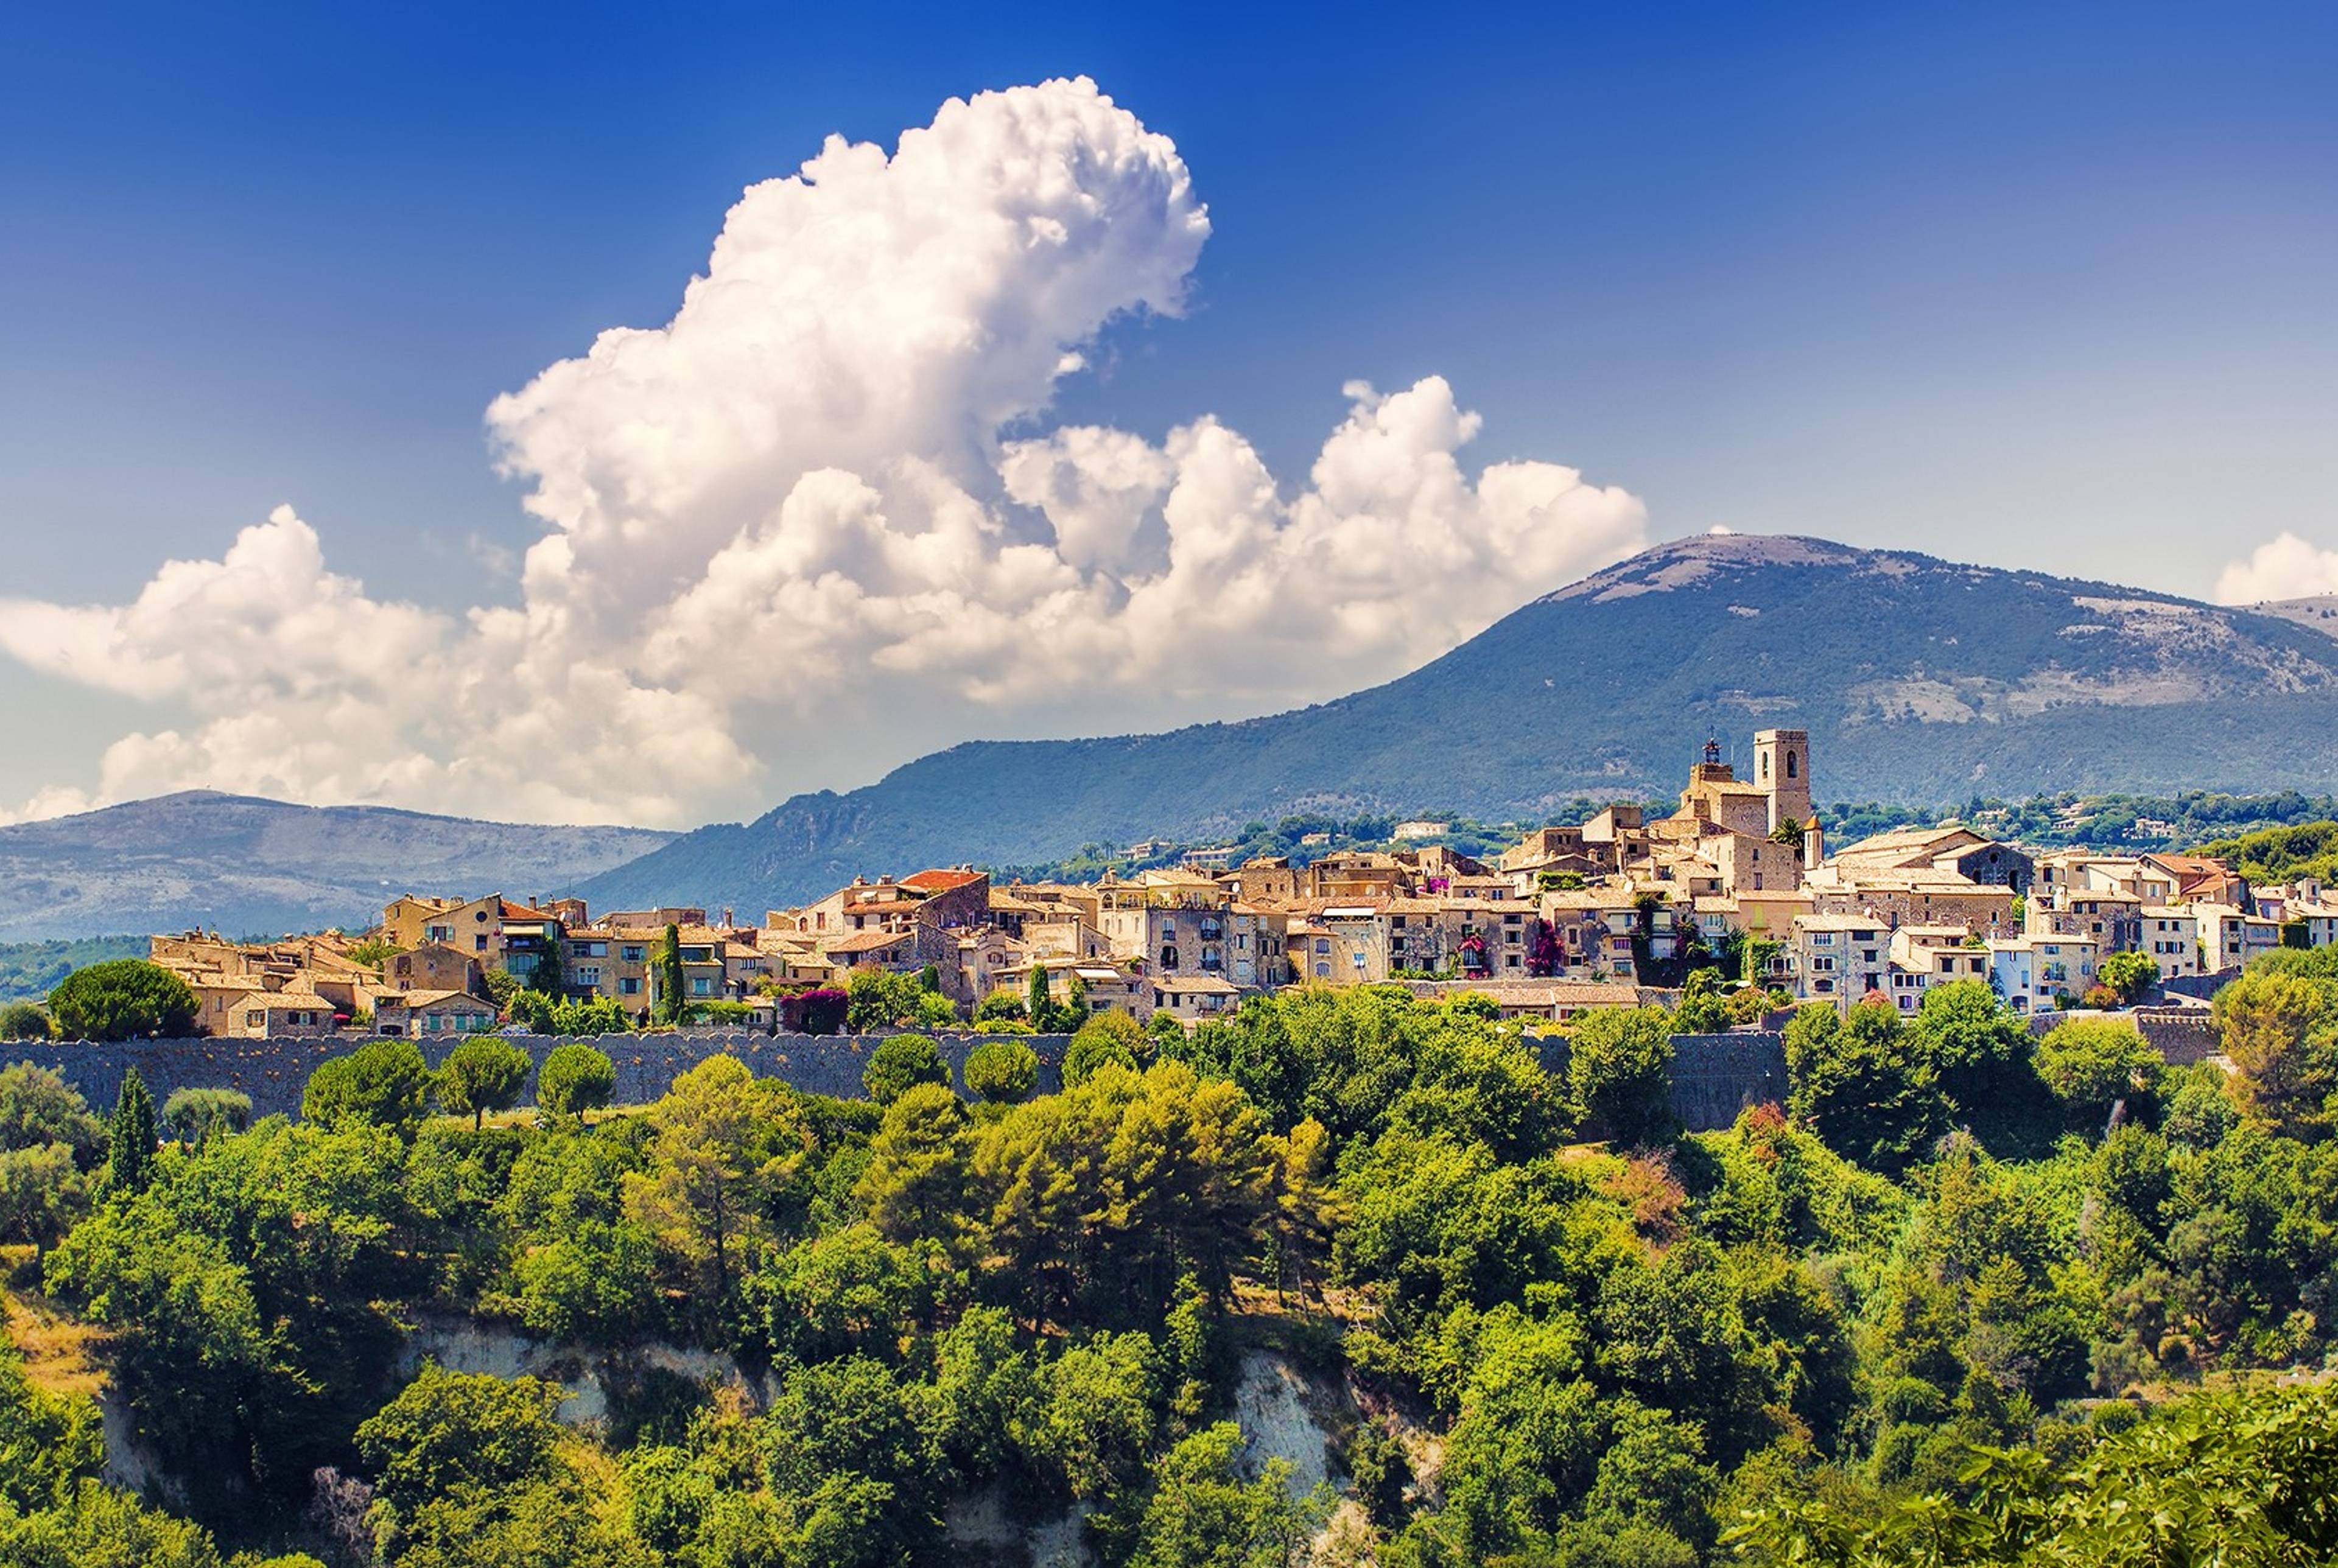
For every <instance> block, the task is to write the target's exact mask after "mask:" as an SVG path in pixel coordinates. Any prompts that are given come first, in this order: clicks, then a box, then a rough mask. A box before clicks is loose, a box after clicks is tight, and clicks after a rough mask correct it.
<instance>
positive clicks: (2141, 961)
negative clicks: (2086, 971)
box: [2095, 953, 2159, 1007]
mask: <svg viewBox="0 0 2338 1568" xmlns="http://www.w3.org/2000/svg"><path fill="white" fill-rule="evenodd" d="M2095 977H2096V978H2097V979H2098V980H2100V981H2101V982H2102V983H2103V985H2104V986H2105V987H2106V988H2107V989H2108V990H2109V992H2110V993H2111V995H2114V996H2117V998H2118V999H2119V1002H2120V1004H2121V1005H2125V1006H2130V1007H2131V1006H2133V1005H2135V1004H2136V1003H2137V1002H2140V1001H2141V1000H2143V996H2144V994H2145V993H2146V992H2147V991H2149V990H2150V989H2151V988H2152V987H2153V986H2154V985H2158V984H2159V960H2158V959H2156V958H2154V957H2153V956H2151V955H2150V954H2148V953H2114V954H2112V955H2111V956H2109V957H2107V958H2105V959H2104V960H2103V962H2102V965H2101V967H2099V968H2098V969H2097V970H2096V971H2095Z"/></svg>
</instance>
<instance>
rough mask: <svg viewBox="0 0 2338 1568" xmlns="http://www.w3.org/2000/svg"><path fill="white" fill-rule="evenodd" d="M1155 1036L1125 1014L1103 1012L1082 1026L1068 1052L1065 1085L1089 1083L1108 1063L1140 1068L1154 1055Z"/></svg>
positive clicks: (1067, 1086) (1066, 1052) (1073, 1037)
mask: <svg viewBox="0 0 2338 1568" xmlns="http://www.w3.org/2000/svg"><path fill="white" fill-rule="evenodd" d="M1152 1046H1153V1039H1152V1036H1150V1035H1148V1034H1145V1032H1144V1025H1143V1024H1139V1023H1138V1022H1137V1021H1136V1020H1135V1019H1134V1018H1132V1017H1130V1016H1129V1015H1128V1014H1125V1013H1120V1012H1113V1013H1099V1014H1095V1016H1094V1017H1092V1018H1090V1019H1089V1020H1088V1021H1087V1022H1086V1023H1085V1024H1081V1025H1080V1027H1079V1032H1078V1033H1077V1034H1074V1035H1073V1036H1072V1044H1071V1045H1070V1047H1069V1048H1068V1049H1067V1050H1066V1051H1065V1053H1064V1087H1066V1089H1068V1088H1071V1087H1073V1086H1074V1085H1076V1084H1080V1083H1086V1082H1087V1080H1088V1078H1089V1076H1090V1075H1091V1074H1093V1073H1095V1072H1096V1070H1097V1069H1099V1068H1101V1067H1103V1066H1105V1064H1106V1063H1115V1062H1116V1063H1120V1064H1121V1065H1122V1066H1124V1067H1129V1068H1139V1067H1142V1066H1143V1065H1144V1056H1146V1055H1149V1054H1151V1053H1152Z"/></svg>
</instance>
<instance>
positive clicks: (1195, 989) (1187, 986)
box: [1153, 975, 1242, 996]
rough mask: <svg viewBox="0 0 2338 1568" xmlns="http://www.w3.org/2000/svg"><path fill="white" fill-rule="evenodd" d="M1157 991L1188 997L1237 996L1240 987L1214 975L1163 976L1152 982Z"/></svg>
mask: <svg viewBox="0 0 2338 1568" xmlns="http://www.w3.org/2000/svg"><path fill="white" fill-rule="evenodd" d="M1153 986H1154V989H1155V990H1157V991H1169V992H1176V993H1179V994H1181V995H1188V996H1239V995H1242V987H1241V986H1239V985H1235V984H1234V983H1233V981H1231V980H1221V979H1219V978H1218V977H1217V976H1216V975H1161V976H1160V977H1158V978H1157V979H1155V980H1154V982H1153Z"/></svg>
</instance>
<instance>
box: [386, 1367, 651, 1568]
mask: <svg viewBox="0 0 2338 1568" xmlns="http://www.w3.org/2000/svg"><path fill="white" fill-rule="evenodd" d="M560 1397H561V1390H560V1389H559V1388H557V1387H555V1386H553V1385H551V1384H547V1383H542V1382H539V1381H537V1380H536V1379H535V1378H533V1377H519V1378H513V1379H509V1380H506V1379H503V1378H499V1377H486V1376H484V1375H478V1374H463V1373H451V1372H445V1371H442V1370H440V1369H439V1368H438V1367H435V1366H426V1367H424V1368H423V1371H422V1373H421V1375H420V1376H419V1377H417V1378H416V1379H415V1380H414V1381H413V1382H412V1383H410V1384H408V1386H407V1387H406V1389H405V1391H404V1392H402V1393H400V1394H399V1395H398V1397H397V1398H395V1399H393V1400H391V1401H390V1402H389V1403H388V1405H386V1406H383V1407H382V1408H381V1410H380V1411H379V1412H378V1414H377V1415H375V1416H373V1417H372V1418H370V1419H369V1420H368V1421H367V1422H366V1423H365V1424H364V1425H363V1426H359V1428H358V1434H357V1443H358V1451H359V1454H360V1455H362V1456H363V1457H364V1459H365V1461H366V1463H367V1464H368V1465H369V1466H370V1467H371V1468H372V1469H373V1471H374V1473H375V1475H376V1476H377V1479H376V1482H375V1504H374V1510H373V1524H374V1526H375V1536H376V1541H377V1544H378V1548H379V1552H380V1559H381V1562H382V1563H383V1564H384V1565H385V1568H555V1565H566V1564H577V1565H580V1568H619V1565H621V1564H624V1565H633V1564H638V1563H641V1562H642V1561H643V1559H642V1555H641V1553H640V1550H639V1548H638V1547H637V1546H636V1545H634V1544H633V1543H631V1542H629V1541H627V1540H626V1539H624V1536H623V1535H622V1534H620V1533H619V1532H618V1531H617V1530H616V1529H615V1528H614V1526H613V1525H612V1524H609V1523H607V1522H606V1521H604V1519H603V1518H602V1516H601V1514H600V1513H599V1511H598V1510H597V1509H596V1508H595V1506H594V1493H593V1490H592V1489H591V1488H589V1487H588V1486H587V1485H586V1483H585V1478H584V1477H583V1476H582V1475H580V1474H579V1473H578V1472H577V1469H576V1467H575V1465H573V1464H572V1463H571V1462H570V1461H569V1460H568V1458H567V1456H566V1455H565V1452H564V1450H563V1447H562V1443H561V1437H560V1429H559V1427H558V1426H557V1425H555V1422H554V1421H553V1419H552V1412H553V1409H554V1407H555V1405H556V1404H557V1403H558V1401H559V1399H560Z"/></svg>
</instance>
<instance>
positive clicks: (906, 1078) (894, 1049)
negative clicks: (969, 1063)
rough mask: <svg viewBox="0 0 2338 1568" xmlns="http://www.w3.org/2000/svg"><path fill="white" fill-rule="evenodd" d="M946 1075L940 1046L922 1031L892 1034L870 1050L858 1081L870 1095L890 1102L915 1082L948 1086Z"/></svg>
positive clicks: (946, 1067)
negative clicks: (866, 1063) (919, 1032)
mask: <svg viewBox="0 0 2338 1568" xmlns="http://www.w3.org/2000/svg"><path fill="white" fill-rule="evenodd" d="M949 1079H950V1073H949V1063H947V1062H945V1061H943V1060H942V1053H941V1047H939V1046H938V1045H936V1044H934V1043H933V1042H932V1041H931V1040H928V1039H927V1038H926V1037H925V1036H924V1035H922V1034H894V1035H891V1036H889V1037H888V1038H887V1039H886V1040H885V1041H884V1042H883V1043H882V1044H879V1046H878V1047H877V1049H876V1050H874V1051H872V1052H870V1053H869V1065H868V1066H867V1067H866V1068H864V1069H863V1070H862V1071H861V1074H860V1085H861V1088H862V1089H863V1090H864V1091H865V1092H866V1093H868V1095H869V1099H871V1100H873V1101H875V1102H876V1103H878V1104H879V1105H890V1104H891V1103H893V1102H894V1101H896V1100H898V1099H899V1098H900V1097H901V1096H902V1094H904V1093H907V1092H908V1091H909V1089H910V1088H911V1087H912V1086H914V1085H916V1084H919V1083H938V1084H940V1085H941V1086H942V1087H943V1088H945V1089H947V1088H948V1087H949Z"/></svg>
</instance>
